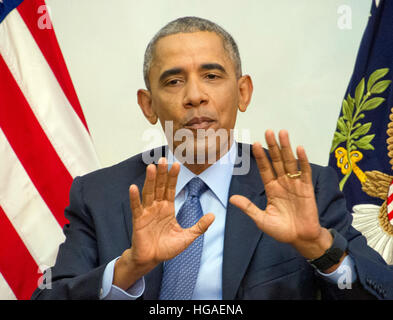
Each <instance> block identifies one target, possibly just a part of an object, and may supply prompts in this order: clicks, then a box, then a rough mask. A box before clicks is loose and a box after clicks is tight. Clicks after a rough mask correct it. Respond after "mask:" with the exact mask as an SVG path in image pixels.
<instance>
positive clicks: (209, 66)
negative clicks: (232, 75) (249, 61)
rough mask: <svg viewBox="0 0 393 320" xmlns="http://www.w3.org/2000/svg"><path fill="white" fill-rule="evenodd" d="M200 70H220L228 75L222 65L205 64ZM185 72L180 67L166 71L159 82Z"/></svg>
mask: <svg viewBox="0 0 393 320" xmlns="http://www.w3.org/2000/svg"><path fill="white" fill-rule="evenodd" d="M199 69H201V70H220V71H222V72H224V73H227V72H226V70H225V68H224V67H223V66H222V65H220V64H219V63H204V64H202V65H201V66H200V68H199ZM183 72H184V69H183V68H178V67H175V68H172V69H168V70H165V71H164V72H163V73H162V74H161V75H160V79H159V81H160V82H163V81H164V80H165V79H166V78H168V77H170V76H173V75H177V74H181V73H183Z"/></svg>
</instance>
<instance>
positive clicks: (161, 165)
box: [155, 158, 168, 201]
mask: <svg viewBox="0 0 393 320" xmlns="http://www.w3.org/2000/svg"><path fill="white" fill-rule="evenodd" d="M167 175H168V163H167V161H166V159H165V158H160V160H158V168H157V176H156V190H155V200H157V201H161V200H163V199H164V196H165V186H166V180H167Z"/></svg>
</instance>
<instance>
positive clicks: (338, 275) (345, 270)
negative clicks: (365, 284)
mask: <svg viewBox="0 0 393 320" xmlns="http://www.w3.org/2000/svg"><path fill="white" fill-rule="evenodd" d="M317 272H318V273H319V274H320V275H321V276H322V277H324V278H325V279H327V280H328V281H330V282H332V283H337V284H339V285H340V284H342V285H343V286H345V285H346V284H349V283H354V282H355V281H356V279H357V274H356V269H355V263H354V262H353V260H352V258H351V257H350V256H349V255H347V256H346V257H345V258H344V260H343V261H342V262H341V264H340V266H339V267H338V268H337V269H336V270H334V271H333V272H331V273H323V272H321V271H319V270H318V269H317Z"/></svg>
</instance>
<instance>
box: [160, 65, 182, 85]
mask: <svg viewBox="0 0 393 320" xmlns="http://www.w3.org/2000/svg"><path fill="white" fill-rule="evenodd" d="M183 71H184V70H183V69H182V68H172V69H168V70H165V71H164V72H163V73H161V76H160V79H159V81H160V82H163V81H164V80H165V79H166V78H168V77H169V76H173V75H176V74H180V73H182V72H183Z"/></svg>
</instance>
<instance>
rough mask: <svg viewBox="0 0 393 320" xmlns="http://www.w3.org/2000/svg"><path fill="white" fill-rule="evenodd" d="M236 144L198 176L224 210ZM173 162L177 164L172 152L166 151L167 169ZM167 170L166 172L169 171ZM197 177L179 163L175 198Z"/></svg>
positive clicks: (234, 159)
mask: <svg viewBox="0 0 393 320" xmlns="http://www.w3.org/2000/svg"><path fill="white" fill-rule="evenodd" d="M236 150H237V143H236V142H234V143H232V146H231V148H230V149H229V152H227V153H226V154H225V155H223V156H222V157H221V158H220V159H219V160H218V161H216V162H215V163H214V164H212V165H211V166H210V167H209V168H207V169H206V170H205V171H203V172H202V173H200V174H199V175H198V177H199V178H201V179H202V180H203V182H205V183H206V184H207V186H208V187H209V189H210V190H211V191H212V192H213V193H214V194H215V195H216V197H217V198H218V199H219V200H220V202H221V203H222V205H223V206H224V208H226V207H227V202H228V192H229V185H230V183H231V179H232V172H233V166H234V163H235V161H236V154H237V152H236ZM174 162H179V161H178V160H177V159H176V157H175V156H174V154H173V153H172V151H171V150H170V149H169V150H168V167H169V168H170V167H171V164H172V163H174ZM179 163H180V162H179ZM169 168H168V170H169ZM196 176H197V175H196V174H194V173H193V172H191V171H190V170H189V169H188V168H187V167H185V166H184V165H183V164H181V163H180V172H179V176H178V178H177V184H176V196H177V195H178V194H179V193H180V192H181V191H182V190H183V188H184V187H185V186H186V184H187V183H188V182H189V181H190V180H191V179H192V178H194V177H196Z"/></svg>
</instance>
